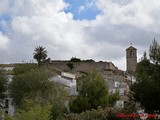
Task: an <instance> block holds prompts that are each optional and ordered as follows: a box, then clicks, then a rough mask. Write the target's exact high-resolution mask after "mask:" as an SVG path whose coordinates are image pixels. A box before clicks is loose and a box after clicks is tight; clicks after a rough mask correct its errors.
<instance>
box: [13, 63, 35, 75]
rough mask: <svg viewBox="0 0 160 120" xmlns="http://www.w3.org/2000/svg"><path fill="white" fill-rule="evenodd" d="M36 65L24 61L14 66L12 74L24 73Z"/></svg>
mask: <svg viewBox="0 0 160 120" xmlns="http://www.w3.org/2000/svg"><path fill="white" fill-rule="evenodd" d="M37 68H38V67H37V65H36V64H30V63H26V64H19V65H16V67H15V68H14V74H15V75H18V74H25V73H27V72H29V71H31V70H34V69H37Z"/></svg>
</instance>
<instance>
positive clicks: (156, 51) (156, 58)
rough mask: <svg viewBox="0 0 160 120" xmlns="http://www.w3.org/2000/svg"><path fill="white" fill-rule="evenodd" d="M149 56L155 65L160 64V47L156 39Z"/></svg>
mask: <svg viewBox="0 0 160 120" xmlns="http://www.w3.org/2000/svg"><path fill="white" fill-rule="evenodd" d="M149 56H150V60H152V61H153V62H154V63H155V64H159V63H160V46H159V44H158V43H157V41H156V40H155V39H154V41H153V42H152V45H151V46H150V49H149Z"/></svg>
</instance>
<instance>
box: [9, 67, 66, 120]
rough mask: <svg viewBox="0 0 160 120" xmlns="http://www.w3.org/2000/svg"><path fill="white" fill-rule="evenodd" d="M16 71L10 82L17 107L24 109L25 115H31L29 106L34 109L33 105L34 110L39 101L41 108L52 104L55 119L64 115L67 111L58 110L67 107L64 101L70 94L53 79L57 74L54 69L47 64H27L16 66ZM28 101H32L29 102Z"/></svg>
mask: <svg viewBox="0 0 160 120" xmlns="http://www.w3.org/2000/svg"><path fill="white" fill-rule="evenodd" d="M14 72H15V73H16V74H15V76H14V77H13V81H12V82H11V84H10V91H11V96H12V98H13V104H14V105H15V107H16V109H18V110H20V111H23V112H22V113H23V114H25V115H26V114H27V115H30V109H28V108H31V109H32V107H33V109H32V110H34V109H35V108H34V105H36V104H37V103H38V106H40V110H41V109H43V108H44V107H45V106H47V105H51V109H50V117H51V118H55V119H56V118H58V117H60V116H62V115H63V114H64V113H63V112H66V111H63V110H62V111H61V110H59V111H56V109H57V108H58V107H59V108H65V107H66V106H65V105H64V102H65V101H66V100H67V99H68V94H67V91H66V90H64V89H63V87H61V86H59V85H58V84H56V83H54V82H53V81H51V79H50V78H51V77H53V76H54V75H55V72H54V71H53V69H51V68H48V67H46V66H45V67H38V66H35V65H32V64H25V65H20V66H16V67H15V69H14ZM28 101H31V102H30V103H29V104H28ZM57 106H58V107H57ZM35 107H36V106H35ZM38 109H39V107H38ZM32 110H31V111H32ZM55 111H56V112H55ZM33 112H34V111H33ZM37 112H38V111H37ZM16 113H17V112H16ZM55 113H56V116H54V114H55ZM17 114H20V113H19V112H18V113H17ZM35 114H37V113H35ZM38 114H40V113H38ZM42 118H43V117H42Z"/></svg>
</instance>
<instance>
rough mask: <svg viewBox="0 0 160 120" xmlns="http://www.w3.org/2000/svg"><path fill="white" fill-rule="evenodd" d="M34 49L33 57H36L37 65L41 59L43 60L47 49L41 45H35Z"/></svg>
mask: <svg viewBox="0 0 160 120" xmlns="http://www.w3.org/2000/svg"><path fill="white" fill-rule="evenodd" d="M34 51H35V52H34V53H33V58H34V59H36V61H37V62H38V65H39V64H40V62H41V61H42V60H45V59H46V58H47V51H46V50H45V47H43V46H38V47H36V49H35V50H34Z"/></svg>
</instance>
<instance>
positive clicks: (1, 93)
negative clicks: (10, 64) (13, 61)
mask: <svg viewBox="0 0 160 120" xmlns="http://www.w3.org/2000/svg"><path fill="white" fill-rule="evenodd" d="M3 72H4V71H3V70H0V108H2V107H3V106H1V102H2V101H3V99H4V98H5V97H6V94H5V92H6V91H7V88H8V78H7V76H6V75H4V74H3Z"/></svg>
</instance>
